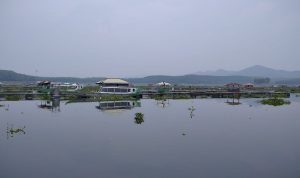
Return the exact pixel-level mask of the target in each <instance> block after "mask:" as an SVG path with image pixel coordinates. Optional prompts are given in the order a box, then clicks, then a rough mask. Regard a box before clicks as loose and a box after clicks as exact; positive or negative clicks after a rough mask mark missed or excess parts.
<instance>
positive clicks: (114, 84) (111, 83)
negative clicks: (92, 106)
mask: <svg viewBox="0 0 300 178" xmlns="http://www.w3.org/2000/svg"><path fill="white" fill-rule="evenodd" d="M96 84H98V85H99V86H100V88H99V93H102V94H136V93H137V92H138V89H137V88H133V87H131V85H130V84H129V82H127V81H125V80H122V79H105V80H102V81H99V82H97V83H96Z"/></svg>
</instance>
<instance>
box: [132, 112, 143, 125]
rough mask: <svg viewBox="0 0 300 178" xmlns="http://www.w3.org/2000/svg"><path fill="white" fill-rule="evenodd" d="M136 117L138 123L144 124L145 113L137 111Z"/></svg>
mask: <svg viewBox="0 0 300 178" xmlns="http://www.w3.org/2000/svg"><path fill="white" fill-rule="evenodd" d="M134 119H135V123H136V124H142V123H143V122H144V114H143V113H140V112H137V113H135V117H134Z"/></svg>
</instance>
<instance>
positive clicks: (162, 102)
mask: <svg viewBox="0 0 300 178" xmlns="http://www.w3.org/2000/svg"><path fill="white" fill-rule="evenodd" d="M156 101H157V103H156V104H157V105H158V106H159V107H162V108H166V107H168V106H169V104H170V103H169V100H156Z"/></svg>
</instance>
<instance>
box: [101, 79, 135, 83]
mask: <svg viewBox="0 0 300 178" xmlns="http://www.w3.org/2000/svg"><path fill="white" fill-rule="evenodd" d="M101 83H104V84H105V83H115V84H129V83H128V82H127V81H125V80H122V79H116V78H114V79H112V78H110V79H105V80H102V81H99V82H97V84H101Z"/></svg>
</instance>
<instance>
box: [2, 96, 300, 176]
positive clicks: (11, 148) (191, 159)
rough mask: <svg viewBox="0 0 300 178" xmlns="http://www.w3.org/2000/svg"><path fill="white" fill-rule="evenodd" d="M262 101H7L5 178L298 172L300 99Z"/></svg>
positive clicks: (257, 174) (288, 174)
mask: <svg viewBox="0 0 300 178" xmlns="http://www.w3.org/2000/svg"><path fill="white" fill-rule="evenodd" d="M257 100H258V99H241V100H240V102H241V104H240V105H229V104H227V103H225V102H226V99H193V100H167V101H165V102H164V103H161V102H157V101H155V100H150V99H149V100H141V101H140V103H135V106H138V107H133V108H131V109H123V110H105V109H103V107H104V105H103V103H102V105H100V106H101V107H100V108H99V103H98V102H89V103H69V104H66V102H65V101H61V102H60V103H54V105H55V106H57V107H55V108H52V109H51V107H49V108H47V107H46V106H44V108H40V105H41V104H44V105H47V103H46V102H45V101H17V102H5V101H2V102H0V104H4V105H5V106H4V107H1V108H0V177H1V178H48V177H49V178H54V177H55V178H69V177H70V178H77V177H104V178H110V177H128V178H135V177H137V178H148V177H151V178H152V177H162V178H165V177H172V178H176V177H180V178H181V177H197V178H199V177H216V178H218V177H220V178H248V177H249V178H252V177H255V178H260V177H261V178H267V177H272V178H276V177H278V178H283V177H289V178H293V177H295V178H299V177H300V98H296V97H294V96H292V98H291V99H290V101H292V103H291V104H290V105H286V106H277V107H273V106H264V105H261V104H258V103H257ZM48 104H49V105H51V104H52V103H48ZM58 104H59V106H58ZM106 106H109V105H106ZM192 106H193V107H194V108H195V109H196V110H195V111H194V112H193V113H192V114H191V112H190V111H189V110H188V108H189V107H192ZM101 108H102V109H101ZM136 112H142V113H143V114H144V122H142V123H141V124H136V123H135V119H134V114H135V113H136ZM10 127H14V128H24V127H25V128H24V131H25V133H23V132H19V133H17V134H10V133H7V128H10Z"/></svg>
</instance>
